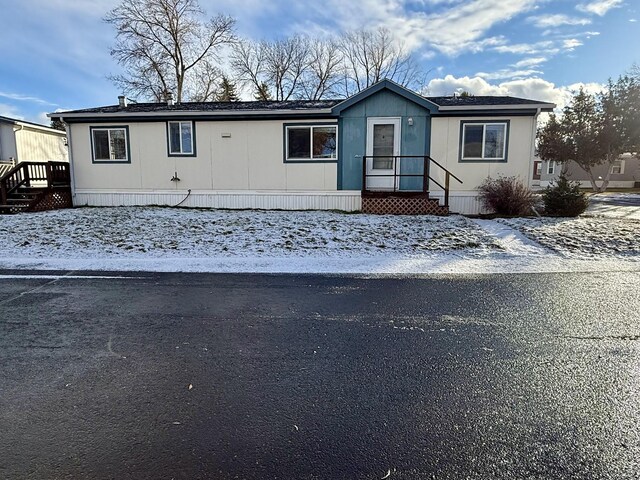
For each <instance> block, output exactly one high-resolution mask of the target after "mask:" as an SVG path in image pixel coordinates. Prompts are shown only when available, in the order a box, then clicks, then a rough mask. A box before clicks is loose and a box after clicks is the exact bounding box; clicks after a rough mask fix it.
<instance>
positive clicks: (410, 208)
mask: <svg viewBox="0 0 640 480" xmlns="http://www.w3.org/2000/svg"><path fill="white" fill-rule="evenodd" d="M362 212H363V213H372V214H376V215H439V216H446V215H449V207H445V206H443V205H440V202H439V201H438V200H437V199H435V198H428V197H426V196H419V197H416V196H413V197H406V196H394V195H386V196H363V197H362Z"/></svg>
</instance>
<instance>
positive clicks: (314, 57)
mask: <svg viewBox="0 0 640 480" xmlns="http://www.w3.org/2000/svg"><path fill="white" fill-rule="evenodd" d="M341 71H342V54H341V52H340V45H339V44H338V42H337V41H336V40H335V39H333V38H329V39H326V40H325V39H313V40H311V41H310V43H309V55H308V68H307V70H306V73H305V75H304V77H303V78H302V83H301V96H302V98H305V99H307V100H320V99H323V98H326V97H327V96H331V95H336V94H337V93H338V86H339V84H340V72H341Z"/></svg>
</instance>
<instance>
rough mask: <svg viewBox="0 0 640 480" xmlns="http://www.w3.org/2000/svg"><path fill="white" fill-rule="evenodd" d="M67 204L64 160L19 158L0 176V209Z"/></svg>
mask: <svg viewBox="0 0 640 480" xmlns="http://www.w3.org/2000/svg"><path fill="white" fill-rule="evenodd" d="M68 207H71V176H70V170H69V164H68V163H67V162H20V163H18V164H17V165H16V166H15V167H13V168H12V169H11V170H9V171H8V172H6V173H5V174H4V175H2V176H1V177H0V213H20V212H39V211H43V210H53V209H57V208H68Z"/></svg>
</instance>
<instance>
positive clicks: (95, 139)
mask: <svg viewBox="0 0 640 480" xmlns="http://www.w3.org/2000/svg"><path fill="white" fill-rule="evenodd" d="M128 134H129V129H128V128H127V127H91V147H92V148H91V150H92V152H93V162H94V163H100V162H104V163H128V162H129V161H130V159H129V138H128Z"/></svg>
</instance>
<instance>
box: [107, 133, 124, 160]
mask: <svg viewBox="0 0 640 480" xmlns="http://www.w3.org/2000/svg"><path fill="white" fill-rule="evenodd" d="M109 136H110V137H111V160H126V159H127V139H126V136H125V133H124V130H120V129H118V130H115V129H114V130H109Z"/></svg>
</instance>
